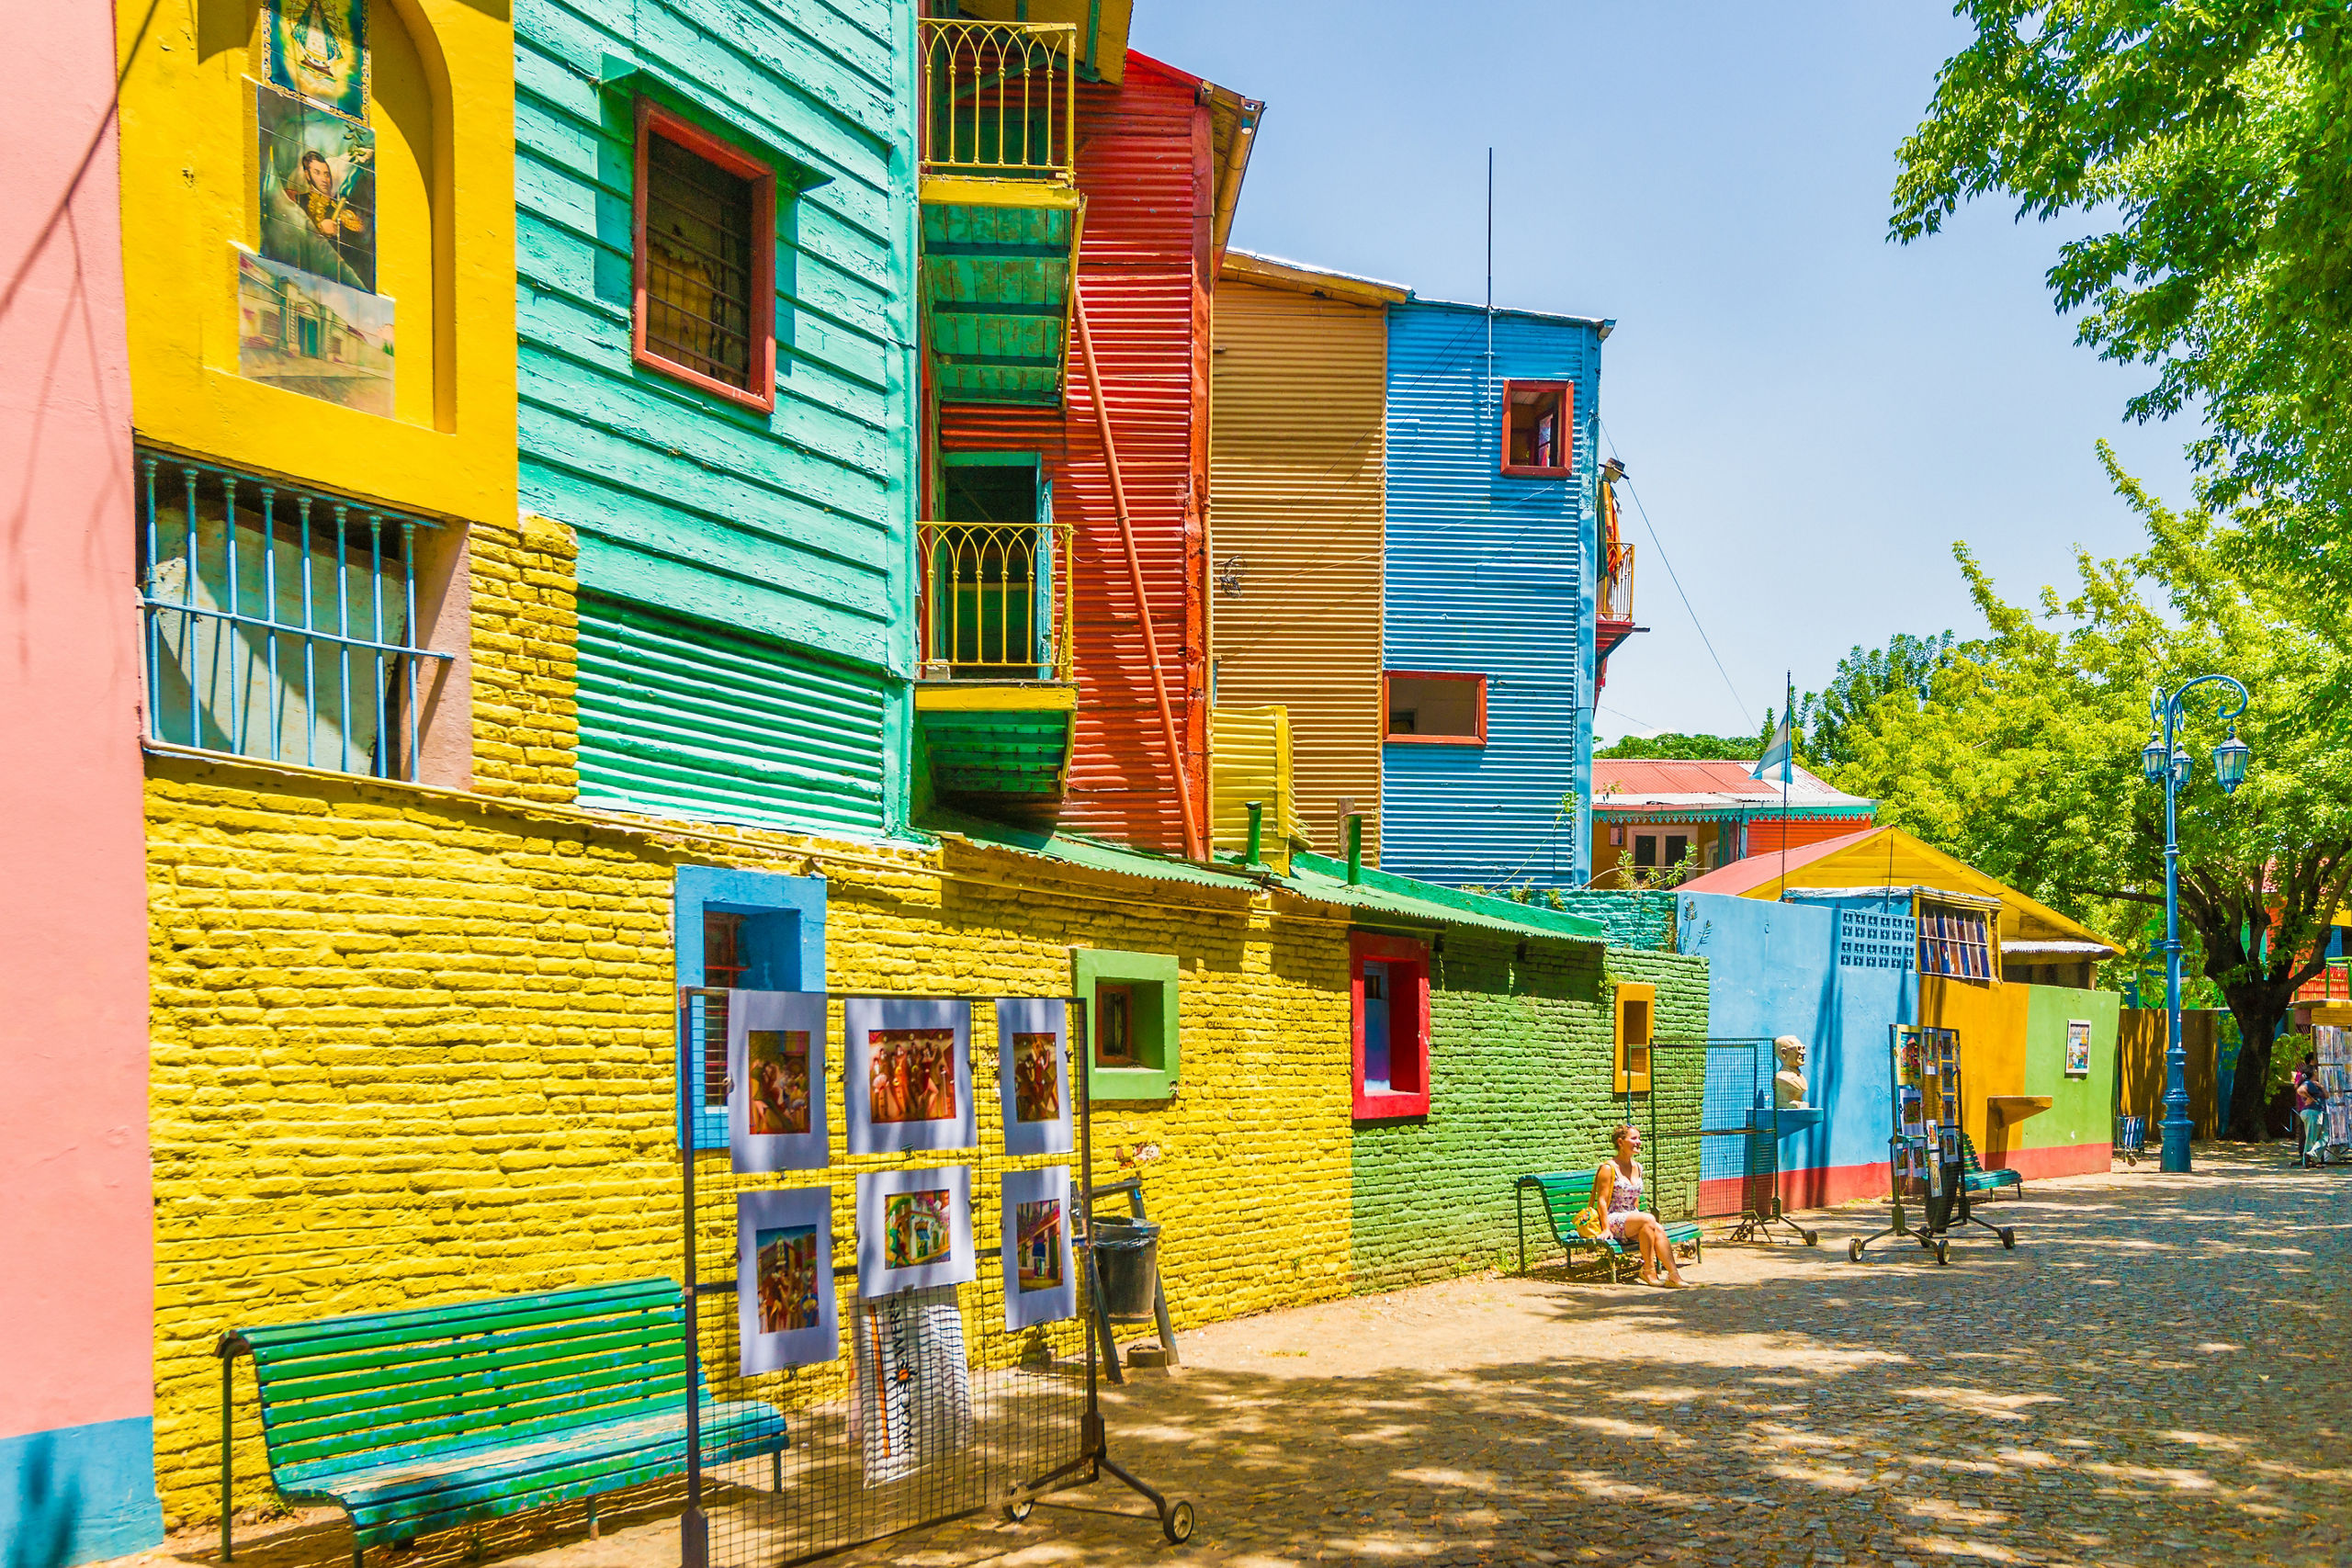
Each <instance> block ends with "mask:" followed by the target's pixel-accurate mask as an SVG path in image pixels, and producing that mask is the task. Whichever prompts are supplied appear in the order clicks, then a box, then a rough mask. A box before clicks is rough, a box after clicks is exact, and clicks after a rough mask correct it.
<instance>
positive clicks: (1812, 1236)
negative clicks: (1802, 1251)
mask: <svg viewBox="0 0 2352 1568" xmlns="http://www.w3.org/2000/svg"><path fill="white" fill-rule="evenodd" d="M1797 1235H1801V1236H1803V1237H1804V1244H1805V1245H1806V1246H1807V1247H1819V1246H1820V1245H1821V1233H1820V1232H1819V1231H1808V1230H1800V1231H1798V1232H1797Z"/></svg>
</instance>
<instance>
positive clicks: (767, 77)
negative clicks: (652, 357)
mask: <svg viewBox="0 0 2352 1568" xmlns="http://www.w3.org/2000/svg"><path fill="white" fill-rule="evenodd" d="M914 59H915V56H914V7H913V6H911V5H910V4H907V3H906V0H828V3H827V4H825V5H821V6H820V5H806V4H796V3H793V0H732V3H730V4H729V5H728V6H724V7H720V6H709V5H706V4H697V3H695V0H633V3H632V4H631V5H628V6H617V5H605V6H572V5H564V4H559V3H558V0H517V4H516V6H515V203H516V209H517V211H516V233H517V241H516V248H517V256H516V262H517V271H518V279H517V299H516V330H517V333H518V335H519V338H520V345H519V346H520V392H519V400H520V401H519V410H518V414H519V427H520V434H519V444H520V480H521V495H522V504H523V505H524V507H525V508H526V509H527V510H529V511H532V512H536V513H541V514H543V515H546V516H548V517H551V518H555V519H558V520H560V521H561V522H563V523H565V524H568V525H571V527H572V528H573V529H575V530H576V531H577V533H578V536H579V541H580V552H579V578H580V589H581V592H582V595H583V599H590V598H593V599H594V601H596V602H598V603H601V604H604V605H605V606H607V607H608V609H607V613H606V614H605V615H604V622H605V625H606V626H610V627H613V628H623V627H626V626H628V625H630V624H631V623H630V620H629V617H628V615H626V614H624V612H625V611H626V610H627V609H628V608H629V607H637V608H641V609H643V610H646V611H650V612H656V613H658V614H659V615H660V616H661V617H662V621H661V623H660V624H661V625H662V626H663V627H665V628H666V627H676V626H683V627H684V628H685V629H684V634H683V635H684V636H685V637H692V636H693V635H694V634H693V631H692V628H693V627H694V626H697V625H699V626H705V627H707V628H709V633H710V641H711V646H712V647H713V648H714V649H724V650H725V653H724V656H723V657H720V658H714V659H713V660H711V661H710V668H709V670H708V671H707V672H706V673H705V674H704V675H703V676H702V677H701V678H702V679H703V680H704V682H705V683H706V684H707V687H708V688H709V691H708V696H707V705H706V706H707V711H706V712H702V713H694V712H682V711H680V710H679V709H678V708H677V707H676V705H671V704H662V705H651V706H649V705H646V704H644V703H641V702H634V703H633V702H630V701H627V700H622V698H623V696H624V695H625V694H627V693H628V691H629V690H630V689H631V687H632V684H633V682H632V679H631V672H630V669H629V666H628V660H632V659H637V660H645V661H647V669H648V672H649V679H648V681H647V682H645V683H646V684H648V685H651V686H655V687H659V686H661V685H663V684H665V683H666V684H674V683H675V682H676V681H677V679H679V677H680V673H681V671H679V670H678V669H677V668H676V667H675V660H674V657H673V654H672V652H671V649H674V647H675V645H676V644H677V643H678V641H679V640H680V634H676V633H673V632H671V631H667V630H665V631H664V632H663V633H662V637H661V638H658V639H655V641H656V643H658V644H659V645H660V646H655V645H654V644H649V645H648V646H646V647H645V648H643V649H639V648H637V647H636V646H635V645H634V644H633V643H632V641H631V639H630V638H628V637H624V636H622V635H620V634H619V631H618V630H616V631H615V632H614V633H613V635H610V636H606V637H604V638H603V641H604V643H605V648H606V653H607V662H608V663H609V662H611V661H612V660H619V661H620V662H619V664H618V665H617V666H616V668H615V669H614V670H612V671H607V673H609V674H612V675H613V676H614V680H613V681H611V682H606V684H607V685H609V686H611V687H612V689H613V691H614V692H615V693H616V696H615V698H614V700H611V701H601V700H599V698H598V695H597V690H590V689H586V687H587V684H588V683H586V682H583V691H582V713H581V750H582V795H583V796H584V797H586V798H591V799H605V800H607V801H610V802H612V803H614V804H619V805H624V806H629V807H636V808H638V809H660V810H667V811H673V812H676V813H678V814H682V815H688V816H703V817H710V818H718V819H722V820H754V821H766V822H775V823H781V824H784V825H787V826H795V825H797V826H805V827H809V828H812V829H821V830H827V831H835V832H839V831H853V832H861V831H862V832H875V833H879V832H887V831H889V830H891V829H896V828H898V827H899V826H901V825H903V824H904V823H905V821H906V819H907V815H908V813H907V802H906V798H905V794H906V787H907V785H906V780H907V767H906V755H907V749H908V745H909V737H910V725H911V714H910V700H909V688H908V682H909V680H910V677H911V675H912V673H913V671H912V657H913V642H912V634H911V630H910V628H911V626H912V624H913V616H912V614H911V611H912V605H913V603H914V595H913V592H912V589H911V587H910V575H911V567H912V547H911V544H910V539H911V532H912V525H913V521H914V472H915V466H914V465H915V446H914V440H913V433H914V429H915V424H916V420H915V410H916V395H915V394H916V388H917V387H918V385H919V383H918V379H917V366H916V361H915V355H914V344H915V292H914V287H913V278H914V265H915V262H914V257H915V220H916V193H915V186H914V112H915V93H914V87H913V82H912V76H913V73H914V68H915V67H914ZM640 92H642V93H646V94H650V96H654V97H655V98H656V99H657V101H659V102H661V103H662V105H663V107H667V108H670V109H672V110H673V111H674V112H677V113H680V114H682V115H683V116H684V118H687V119H689V120H691V121H694V122H695V123H697V124H698V125H700V126H701V127H702V128H703V129H704V130H709V131H711V132H713V133H715V134H717V135H718V136H720V137H721V138H723V139H725V140H726V141H729V142H731V143H733V144H734V145H736V146H738V147H739V148H742V149H743V150H745V151H747V152H751V153H752V155H753V156H755V157H761V158H763V159H765V160H766V161H768V162H770V163H771V164H775V165H777V166H778V167H779V168H780V171H781V177H780V180H779V191H780V194H779V199H778V205H777V214H776V239H777V243H776V258H775V279H776V303H775V336H776V389H775V409H774V411H773V412H768V413H762V412H756V411H753V410H750V409H746V408H741V407H738V406H736V405H734V404H731V403H729V402H727V401H725V400H721V399H718V398H716V397H713V396H710V395H708V394H706V393H704V392H701V391H698V390H696V389H694V388H691V387H689V386H686V385H684V384H683V383H681V382H679V381H677V380H675V379H673V378H670V377H668V376H665V375H663V374H662V373H661V372H659V371H656V370H652V369H649V368H644V367H638V366H636V365H634V364H633V363H632V362H631V358H630V354H629V338H630V309H631V301H632V283H631V270H630V268H631V251H632V243H633V237H632V233H631V213H632V201H633V196H634V192H633V186H634V171H635V154H634V115H635V100H636V98H637V96H638V95H639V93H640ZM795 177H798V178H800V179H802V180H803V181H804V182H805V181H807V180H811V179H813V180H814V181H815V182H816V183H814V184H811V185H807V186H806V188H803V189H801V190H799V191H798V193H797V195H796V194H792V193H790V192H788V191H786V190H785V189H784V188H783V187H784V186H785V185H786V184H787V183H788V182H789V181H791V180H792V179H794V178H795ZM657 664H658V665H659V668H658V670H657V668H656V665H657ZM689 673H691V671H689ZM601 689H603V688H598V690H601ZM739 696H740V699H741V700H740V701H737V700H735V699H736V698H738V697H739ZM777 714H783V715H786V716H790V722H789V723H787V724H785V725H783V726H781V727H778V726H775V725H771V724H767V723H765V722H763V721H762V716H770V715H777ZM730 723H731V724H733V725H734V726H735V728H738V729H740V730H741V731H743V732H746V733H748V734H749V735H750V736H751V737H752V741H751V750H749V751H746V750H744V747H743V745H742V743H741V739H739V737H738V736H737V735H735V734H730V733H728V729H729V725H730ZM812 735H813V736H814V737H815V739H811V737H812ZM842 756H851V757H862V758H865V759H869V760H870V761H868V763H867V764H866V765H865V767H864V768H862V769H859V770H856V771H855V773H854V776H852V777H848V778H846V779H844V778H842V777H841V776H839V768H838V764H837V761H836V759H837V758H839V757H842ZM747 777H748V778H749V779H750V781H751V783H752V786H753V787H752V789H751V790H750V791H749V792H748V793H749V796H750V804H749V805H747V804H746V796H747V791H746V788H745V784H746V779H747Z"/></svg>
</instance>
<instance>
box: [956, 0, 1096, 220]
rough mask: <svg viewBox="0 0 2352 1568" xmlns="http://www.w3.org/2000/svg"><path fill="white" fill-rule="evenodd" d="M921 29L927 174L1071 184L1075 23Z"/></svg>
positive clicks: (1075, 99)
mask: <svg viewBox="0 0 2352 1568" xmlns="http://www.w3.org/2000/svg"><path fill="white" fill-rule="evenodd" d="M920 28H921V47H922V70H923V128H922V167H923V173H925V174H928V175H963V176H966V177H974V178H980V179H1045V178H1050V179H1058V180H1062V181H1065V182H1067V181H1069V180H1070V179H1072V178H1074V177H1075V175H1076V173H1077V161H1076V158H1075V155H1074V154H1075V147H1076V140H1077V138H1076V130H1077V125H1078V76H1077V73H1075V72H1073V71H1072V70H1071V69H1070V62H1071V61H1073V60H1074V59H1076V58H1077V55H1078V28H1077V26H1076V25H1075V24H1074V23H1069V22H983V21H969V20H939V21H926V22H923V23H922V24H920Z"/></svg>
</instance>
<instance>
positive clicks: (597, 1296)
mask: <svg viewBox="0 0 2352 1568" xmlns="http://www.w3.org/2000/svg"><path fill="white" fill-rule="evenodd" d="M683 1325H684V1314H683V1312H682V1310H681V1308H680V1305H679V1300H678V1287H677V1285H676V1284H674V1283H673V1282H672V1281H671V1280H632V1281H630V1282H628V1283H627V1284H619V1285H603V1286H597V1287H594V1288H592V1289H587V1290H577V1291H558V1292H553V1293H551V1294H548V1295H536V1296H501V1297H496V1298H494V1299H492V1300H489V1301H476V1302H464V1303H456V1304H453V1305H450V1306H443V1307H426V1308H424V1309H422V1310H419V1311H413V1312H387V1313H371V1314H364V1315H361V1316H356V1317H331V1318H322V1319H321V1320H319V1321H317V1322H314V1323H295V1324H285V1325H279V1326H277V1327H273V1328H246V1329H239V1330H235V1331H233V1332H232V1333H229V1334H226V1335H224V1336H222V1337H221V1340H220V1350H219V1355H220V1394H221V1398H220V1429H221V1430H220V1435H221V1467H220V1556H221V1559H222V1561H224V1562H226V1561H228V1560H229V1558H230V1540H229V1503H230V1497H229V1489H230V1483H231V1480H232V1475H231V1471H230V1465H229V1452H230V1450H229V1410H230V1405H229V1390H230V1383H229V1372H230V1369H231V1368H232V1367H233V1366H234V1364H235V1358H236V1357H238V1356H241V1355H251V1356H252V1357H253V1359H254V1384H255V1386H256V1388H257V1389H258V1390H259V1393H260V1395H261V1420H262V1435H263V1440H264V1442H265V1444H266V1448H267V1450H268V1453H269V1472H270V1478H271V1479H272V1480H273V1481H274V1482H276V1483H277V1490H278V1493H279V1495H282V1496H284V1497H285V1498H287V1499H288V1501H291V1502H300V1503H332V1504H334V1505H336V1506H339V1507H341V1508H342V1509H343V1510H344V1512H345V1513H346V1514H348V1515H349V1516H350V1517H351V1528H352V1531H353V1541H352V1549H351V1561H352V1562H353V1563H354V1565H355V1568H356V1565H357V1564H358V1562H359V1561H360V1558H361V1555H362V1554H363V1553H364V1552H365V1551H367V1550H368V1548H369V1547H371V1546H375V1545H378V1544H379V1543H382V1542H387V1541H395V1542H397V1541H406V1540H412V1539H413V1538H415V1537H417V1536H420V1535H423V1534H425V1533H426V1532H428V1531H432V1530H442V1529H449V1528H450V1527H452V1526H454V1525H462V1524H469V1523H471V1522H473V1521H475V1520H478V1519H487V1518H492V1517H498V1516H501V1515H504V1514H514V1513H520V1512H522V1511H523V1510H525V1509H526V1508H537V1507H541V1506H546V1505H548V1504H550V1503H560V1502H567V1501H571V1500H573V1499H577V1498H582V1497H584V1498H586V1499H588V1509H589V1519H590V1522H591V1523H592V1524H593V1523H594V1518H595V1506H596V1505H595V1498H596V1496H597V1495H598V1494H600V1493H606V1492H616V1491H618V1490H620V1489H621V1488H623V1487H626V1486H636V1485H639V1484H642V1483H646V1482H650V1481H659V1480H661V1479H662V1478H664V1477H666V1476H671V1475H676V1474H679V1473H680V1472H683V1471H684V1469H685V1465H686V1413H685V1399H684V1393H685V1388H686V1357H685V1345H684V1338H683ZM695 1387H696V1393H697V1395H698V1396H699V1397H698V1404H699V1405H700V1416H701V1427H702V1448H703V1460H704V1462H705V1463H707V1464H718V1463H725V1462H727V1461H734V1460H743V1459H750V1458H753V1457H755V1456H757V1455H761V1454H769V1455H774V1456H776V1457H775V1466H776V1468H777V1471H778V1475H777V1482H776V1483H777V1487H778V1489H779V1490H781V1489H782V1476H781V1467H782V1464H783V1460H782V1454H783V1451H784V1448H785V1427H784V1417H783V1416H779V1415H777V1414H776V1412H775V1410H774V1409H773V1408H772V1407H770V1406H769V1405H766V1404H761V1403H758V1402H757V1401H746V1402H742V1403H738V1404H718V1403H717V1402H715V1401H713V1400H711V1399H710V1398H709V1397H708V1396H707V1394H702V1393H701V1382H700V1380H699V1378H697V1380H696V1384H695Z"/></svg>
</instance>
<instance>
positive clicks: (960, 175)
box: [918, 17, 1085, 405]
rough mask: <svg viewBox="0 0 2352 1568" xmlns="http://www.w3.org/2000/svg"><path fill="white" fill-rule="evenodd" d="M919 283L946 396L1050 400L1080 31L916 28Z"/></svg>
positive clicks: (1073, 199)
mask: <svg viewBox="0 0 2352 1568" xmlns="http://www.w3.org/2000/svg"><path fill="white" fill-rule="evenodd" d="M918 27H919V32H918V52H919V54H920V56H921V58H922V73H923V99H922V113H923V121H922V131H921V136H920V141H921V147H922V281H923V303H924V307H925V312H926V317H927V321H926V335H927V337H928V340H929V344H930V351H931V357H932V369H933V381H934V384H935V385H936V386H937V387H938V389H939V395H940V397H941V399H942V400H944V401H947V402H951V403H955V402H997V403H1033V404H1045V405H1052V404H1056V403H1058V402H1059V401H1060V400H1061V395H1062V378H1063V372H1064V367H1065V365H1066V358H1067V344H1068V338H1069V299H1070V270H1071V267H1072V265H1073V264H1074V263H1075V260H1076V257H1077V254H1078V239H1079V231H1080V224H1081V221H1082V220H1083V216H1084V212H1085V200H1084V197H1081V196H1080V194H1079V191H1078V186H1077V175H1078V167H1077V142H1078V69H1077V62H1078V59H1079V55H1078V49H1079V38H1080V33H1079V28H1077V27H1076V26H1074V25H1072V24H1069V23H1066V22H1022V21H990V20H980V19H976V18H969V17H956V18H934V19H926V20H924V21H922V22H921V23H920V24H918Z"/></svg>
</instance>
